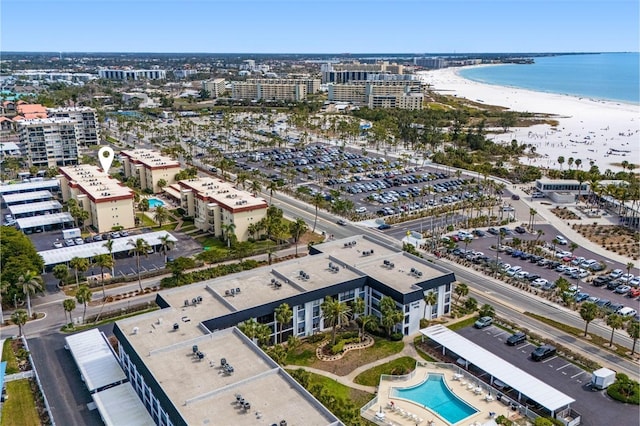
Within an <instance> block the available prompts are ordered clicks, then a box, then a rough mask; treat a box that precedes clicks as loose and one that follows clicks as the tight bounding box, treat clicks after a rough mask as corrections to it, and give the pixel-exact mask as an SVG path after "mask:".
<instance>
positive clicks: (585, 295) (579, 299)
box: [573, 291, 589, 303]
mask: <svg viewBox="0 0 640 426" xmlns="http://www.w3.org/2000/svg"><path fill="white" fill-rule="evenodd" d="M588 298H589V293H584V292H582V291H581V292H579V293H577V294H576V295H575V296H574V298H573V299H574V300H575V301H576V303H580V302H584V301H585V300H587V299H588Z"/></svg>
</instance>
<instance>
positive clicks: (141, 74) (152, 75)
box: [98, 69, 167, 80]
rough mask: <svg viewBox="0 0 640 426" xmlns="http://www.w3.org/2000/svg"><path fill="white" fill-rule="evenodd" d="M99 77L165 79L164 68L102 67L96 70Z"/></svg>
mask: <svg viewBox="0 0 640 426" xmlns="http://www.w3.org/2000/svg"><path fill="white" fill-rule="evenodd" d="M98 76H99V77H100V78H106V79H107V80H165V79H166V78H167V71H166V70H160V69H158V70H130V69H103V70H99V71H98Z"/></svg>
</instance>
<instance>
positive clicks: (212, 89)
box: [202, 78, 226, 99]
mask: <svg viewBox="0 0 640 426" xmlns="http://www.w3.org/2000/svg"><path fill="white" fill-rule="evenodd" d="M225 84H226V80H225V79H224V78H214V79H211V80H205V81H203V82H202V88H203V89H204V90H206V91H207V92H209V94H210V96H211V97H212V98H214V99H215V98H217V97H219V96H220V95H222V94H223V93H224V91H225Z"/></svg>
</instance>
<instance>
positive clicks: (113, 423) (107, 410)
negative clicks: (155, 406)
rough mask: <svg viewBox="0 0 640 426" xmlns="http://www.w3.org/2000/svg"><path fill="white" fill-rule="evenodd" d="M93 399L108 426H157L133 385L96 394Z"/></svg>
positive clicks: (117, 387) (126, 384)
mask: <svg viewBox="0 0 640 426" xmlns="http://www.w3.org/2000/svg"><path fill="white" fill-rule="evenodd" d="M92 397H93V402H95V404H96V407H97V408H98V411H99V412H100V417H102V421H103V422H104V424H105V425H106V426H120V425H127V426H155V423H154V422H153V419H152V418H151V416H150V415H149V413H148V412H147V410H146V409H145V408H144V405H143V404H142V401H141V400H140V398H139V397H138V395H137V394H136V392H135V391H134V390H133V386H131V383H128V382H127V383H123V384H121V385H118V386H115V387H112V388H109V389H107V390H103V391H101V392H96V393H94V394H93V395H92Z"/></svg>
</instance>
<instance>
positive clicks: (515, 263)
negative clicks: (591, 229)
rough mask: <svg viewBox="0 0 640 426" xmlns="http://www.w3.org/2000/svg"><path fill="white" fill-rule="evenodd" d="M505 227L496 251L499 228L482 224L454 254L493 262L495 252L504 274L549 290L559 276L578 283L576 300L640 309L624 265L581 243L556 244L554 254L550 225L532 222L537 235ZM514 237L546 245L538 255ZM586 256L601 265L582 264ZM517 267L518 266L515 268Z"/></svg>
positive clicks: (632, 282) (553, 231) (543, 289)
mask: <svg viewBox="0 0 640 426" xmlns="http://www.w3.org/2000/svg"><path fill="white" fill-rule="evenodd" d="M494 229H495V228H494ZM506 229H508V230H509V231H508V233H507V234H506V235H504V236H503V237H501V238H500V240H501V241H500V245H501V246H502V247H500V252H498V253H496V250H495V247H497V246H498V236H497V235H495V233H496V231H497V232H499V229H495V231H494V230H490V231H491V232H493V234H492V233H491V232H488V230H487V228H482V229H481V230H482V234H481V235H478V233H474V234H473V240H471V241H470V242H469V243H468V244H467V243H466V242H464V241H462V242H460V241H459V242H458V250H456V251H454V257H457V258H458V259H461V258H465V259H467V260H471V261H474V262H476V263H480V262H481V261H485V262H495V260H496V255H498V261H499V262H501V267H502V271H503V272H504V273H505V274H506V275H508V276H511V277H514V278H518V279H521V280H522V281H523V282H528V283H529V285H531V286H532V287H537V288H539V289H540V290H542V291H546V290H551V289H552V288H553V287H552V285H553V283H554V282H555V281H556V280H557V279H558V278H559V277H564V278H565V279H567V280H568V281H569V283H570V284H571V285H577V286H578V288H576V289H575V291H574V289H572V291H574V292H575V293H576V294H575V296H576V299H575V300H576V301H577V302H578V303H580V302H584V301H585V300H589V301H592V302H594V303H601V304H602V305H603V307H604V308H609V309H611V310H613V311H615V310H618V309H619V308H621V307H624V306H627V307H631V308H633V309H635V310H637V311H640V301H639V300H638V299H639V297H638V296H640V293H638V292H637V291H635V290H634V289H633V286H634V282H635V281H634V280H633V279H632V278H631V277H624V276H623V275H624V274H626V272H627V270H626V265H623V264H621V263H618V262H613V261H610V260H608V259H605V258H602V256H601V255H599V254H597V253H593V252H591V251H588V250H586V249H585V248H583V247H578V248H576V249H575V250H574V252H573V253H571V252H568V250H569V248H568V247H569V244H570V241H567V244H564V245H556V246H555V249H556V250H557V252H556V253H557V254H554V251H553V243H552V240H553V239H555V238H556V232H555V230H554V228H553V227H552V226H550V225H536V229H540V230H542V231H543V233H544V235H543V236H541V237H539V236H538V235H537V233H536V234H532V233H530V232H525V233H522V234H519V233H517V232H515V231H514V228H513V227H510V228H506ZM515 238H518V239H520V240H522V241H526V240H536V239H540V241H546V242H547V247H548V249H547V250H546V251H544V252H542V253H541V254H538V255H535V254H533V253H528V252H527V250H526V249H525V248H521V249H520V250H518V249H514V248H513V242H514V239H515ZM492 246H493V247H492ZM562 251H566V252H567V253H564V254H568V255H567V256H560V252H562ZM590 260H593V261H595V263H593V265H595V264H601V265H602V267H603V268H604V269H602V270H600V271H593V270H592V269H591V268H589V267H586V266H585V265H586V264H587V263H588V262H589V261H590ZM585 262H586V263H585ZM517 268H520V269H519V270H516V269H517ZM571 268H573V269H571ZM596 269H597V268H596ZM615 269H618V270H620V272H618V274H617V276H618V278H615V279H612V278H609V274H610V272H611V271H612V270H615ZM633 272H635V273H636V274H638V272H637V269H632V275H633ZM525 274H526V275H525ZM614 276H616V275H614ZM627 284H628V285H629V286H630V287H631V288H630V289H627V290H626V291H624V292H621V291H620V290H618V291H619V292H616V288H619V287H620V286H622V285H627ZM623 290H624V289H623Z"/></svg>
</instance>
